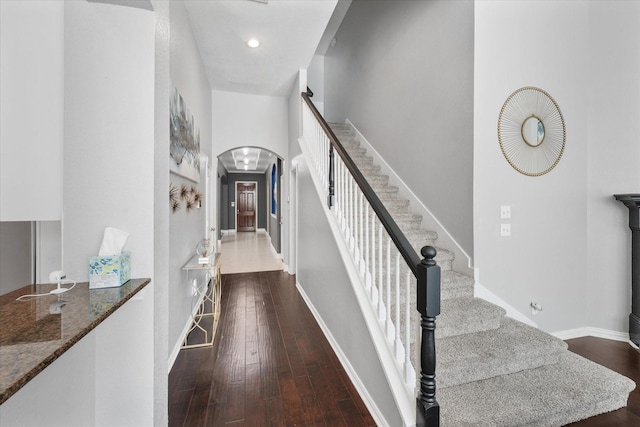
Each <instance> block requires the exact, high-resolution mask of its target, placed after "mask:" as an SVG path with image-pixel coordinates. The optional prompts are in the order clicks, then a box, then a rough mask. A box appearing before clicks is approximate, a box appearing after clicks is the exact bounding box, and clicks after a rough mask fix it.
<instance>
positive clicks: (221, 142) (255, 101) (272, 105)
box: [212, 90, 288, 158]
mask: <svg viewBox="0 0 640 427" xmlns="http://www.w3.org/2000/svg"><path fill="white" fill-rule="evenodd" d="M212 100H213V107H212V114H213V123H212V126H213V141H214V143H213V145H214V146H213V155H214V156H216V157H217V156H219V155H220V154H222V153H224V152H225V151H228V150H230V149H232V148H237V147H246V146H248V147H261V148H265V149H267V150H269V151H273V152H274V153H276V154H277V155H278V156H280V157H283V158H285V157H287V156H286V154H287V142H288V137H287V123H288V121H287V100H286V98H283V97H277V96H263V95H249V94H244V93H233V92H221V91H215V90H214V91H212Z"/></svg>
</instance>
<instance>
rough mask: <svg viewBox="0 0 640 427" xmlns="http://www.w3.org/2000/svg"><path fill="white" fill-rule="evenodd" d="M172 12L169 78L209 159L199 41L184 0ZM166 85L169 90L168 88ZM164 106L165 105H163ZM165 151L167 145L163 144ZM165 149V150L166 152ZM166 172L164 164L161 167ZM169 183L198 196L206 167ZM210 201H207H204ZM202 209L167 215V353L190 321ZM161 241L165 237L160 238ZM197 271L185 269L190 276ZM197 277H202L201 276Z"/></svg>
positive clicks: (202, 225)
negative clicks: (192, 263) (190, 265)
mask: <svg viewBox="0 0 640 427" xmlns="http://www.w3.org/2000/svg"><path fill="white" fill-rule="evenodd" d="M169 4H170V8H169V12H170V13H169V16H170V28H171V31H170V52H169V53H170V77H171V84H172V85H173V86H175V87H176V88H177V89H178V91H179V92H180V94H181V95H182V98H183V99H184V102H185V103H186V105H187V107H188V108H189V110H190V111H191V114H193V117H194V119H195V122H196V125H197V127H198V129H199V130H200V152H201V154H206V155H208V156H209V160H210V162H211V161H213V158H212V154H211V152H212V126H211V123H212V118H211V102H212V101H211V90H210V88H209V82H208V80H207V77H206V73H205V70H204V66H203V64H202V60H201V59H200V53H199V51H198V46H197V44H196V41H195V39H194V37H193V30H192V28H191V24H190V23H189V16H188V13H187V10H186V7H185V5H184V3H183V2H169ZM165 90H171V87H167V88H166V89H165ZM167 108H168V106H167ZM161 149H162V150H163V152H165V153H166V154H167V158H168V145H164V146H162V147H161ZM165 150H166V151H165ZM165 171H166V169H165ZM168 175H169V178H170V180H171V182H172V183H174V184H176V185H178V186H180V185H181V184H183V183H184V184H187V185H189V186H191V185H195V186H196V187H197V188H198V190H199V191H200V193H201V194H202V195H205V194H207V193H206V173H205V169H204V168H202V167H201V169H200V182H199V183H198V184H196V183H194V182H193V181H189V180H187V179H185V178H182V177H180V176H178V175H175V174H168ZM204 202H205V203H209V200H205V201H204ZM205 222H206V209H205V208H204V206H203V207H202V208H201V209H193V210H191V211H190V212H186V210H185V207H184V203H183V204H182V208H181V210H180V211H179V212H177V213H175V214H173V213H172V214H171V215H170V217H169V227H170V233H169V241H168V242H166V243H168V245H169V342H168V344H169V348H168V350H169V354H170V356H171V355H175V353H172V352H175V351H176V349H177V348H179V344H180V343H179V342H180V340H181V338H182V337H181V334H182V333H183V332H184V331H185V326H186V325H187V324H188V323H190V322H191V320H190V319H191V311H192V308H193V301H194V299H193V294H192V289H191V287H190V286H189V284H188V283H187V275H186V273H185V272H184V271H182V266H183V265H184V264H185V263H186V262H187V261H188V260H189V259H190V258H191V257H192V256H193V255H195V248H196V245H197V244H198V242H199V241H200V240H201V239H204V238H206V237H208V236H207V234H206V233H205ZM163 244H165V242H163ZM194 277H196V274H192V273H190V274H189V280H193V278H194ZM198 280H204V277H203V275H201V276H200V277H198Z"/></svg>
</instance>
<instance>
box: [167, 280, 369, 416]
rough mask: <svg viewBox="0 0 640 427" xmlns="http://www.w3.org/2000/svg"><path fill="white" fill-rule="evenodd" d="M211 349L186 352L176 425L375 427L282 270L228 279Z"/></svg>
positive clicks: (176, 380)
mask: <svg viewBox="0 0 640 427" xmlns="http://www.w3.org/2000/svg"><path fill="white" fill-rule="evenodd" d="M222 289H223V291H222V307H223V308H222V310H223V312H222V316H221V320H220V325H219V327H218V331H217V336H216V342H215V344H214V346H213V347H212V348H201V349H189V350H182V351H180V354H179V355H178V358H177V360H176V362H175V364H174V366H173V369H172V370H171V373H170V375H169V425H170V426H189V427H192V426H201V425H206V426H222V425H233V426H252V427H253V426H284V425H287V426H294V425H295V426H332V427H333V426H345V427H353V426H365V427H367V426H374V425H375V423H374V421H373V419H372V417H371V415H370V414H369V412H368V410H367V409H366V407H365V406H364V404H363V402H362V400H361V399H360V397H359V395H358V393H357V392H356V390H355V389H354V387H353V385H352V384H351V381H350V380H349V378H348V376H347V374H346V372H345V371H344V369H342V366H341V364H340V362H339V361H338V359H337V358H336V356H335V354H334V352H333V350H332V349H331V347H330V345H329V343H328V342H327V340H326V338H325V337H324V335H323V333H322V331H321V330H320V328H319V326H318V325H317V323H316V322H315V320H314V319H313V316H312V315H311V312H310V311H309V310H308V308H307V306H306V304H305V303H304V301H303V300H302V298H301V296H300V294H299V293H298V292H297V290H296V288H295V277H294V276H290V275H288V274H287V273H284V272H282V271H271V272H260V273H242V274H227V275H223V276H222Z"/></svg>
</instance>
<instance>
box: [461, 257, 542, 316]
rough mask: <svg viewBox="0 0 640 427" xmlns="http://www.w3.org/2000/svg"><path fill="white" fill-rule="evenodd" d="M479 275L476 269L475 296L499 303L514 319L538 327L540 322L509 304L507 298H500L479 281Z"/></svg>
mask: <svg viewBox="0 0 640 427" xmlns="http://www.w3.org/2000/svg"><path fill="white" fill-rule="evenodd" d="M477 277H478V274H477V269H476V281H475V283H474V285H473V296H474V297H476V298H481V299H483V300H485V301H489V302H490V303H492V304H495V305H497V306H498V307H502V308H503V309H504V310H505V311H506V312H507V314H506V315H507V316H509V317H511V318H512V319H516V320H518V321H520V322H522V323H525V324H527V325H529V326H533V327H534V328H537V327H538V324H537V323H536V322H534V321H533V320H531V319H529V318H528V317H527V316H525V315H524V314H522V313H521V312H519V311H518V310H516V309H515V308H513V306H512V305H511V304H509V303H508V302H506V301H505V300H503V299H502V298H500V297H499V296H497V295H496V294H494V293H493V292H491V291H490V290H489V289H487V288H486V287H484V286H483V285H482V284H480V282H478V280H477Z"/></svg>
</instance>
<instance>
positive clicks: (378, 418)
mask: <svg viewBox="0 0 640 427" xmlns="http://www.w3.org/2000/svg"><path fill="white" fill-rule="evenodd" d="M296 288H297V289H298V292H300V295H301V296H302V299H303V300H304V302H305V303H306V304H307V307H309V310H310V311H311V314H313V317H314V319H315V320H316V322H318V326H320V329H322V332H323V333H324V336H325V337H326V338H327V341H329V344H330V345H331V348H332V349H333V351H334V352H335V354H336V356H337V357H338V360H340V363H341V364H342V367H343V368H344V370H345V372H346V373H347V375H348V376H349V379H350V380H351V382H352V383H353V386H354V387H355V389H356V391H357V392H358V394H359V395H360V397H361V398H362V401H363V402H364V404H365V406H366V407H367V409H368V410H369V412H370V413H371V416H372V417H373V420H374V421H375V422H376V424H377V425H378V426H381V427H386V426H388V423H387V420H386V419H385V418H384V416H383V415H382V412H380V409H379V408H378V405H376V403H375V401H374V400H373V398H372V397H371V395H370V394H369V391H368V390H367V388H366V387H365V386H364V384H362V381H361V380H360V377H359V376H358V374H357V373H356V371H355V369H353V366H351V363H349V359H348V358H347V356H345V354H344V353H343V352H342V349H341V348H340V345H339V344H338V342H337V341H336V340H335V338H334V337H333V335H332V334H331V331H330V330H329V328H328V327H327V325H326V324H325V323H324V321H323V320H322V317H320V314H319V313H318V312H317V311H316V309H315V307H314V306H313V303H312V302H311V300H310V299H309V298H308V297H307V294H306V293H305V292H304V289H303V288H302V286H301V285H300V282H298V281H297V280H296Z"/></svg>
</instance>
